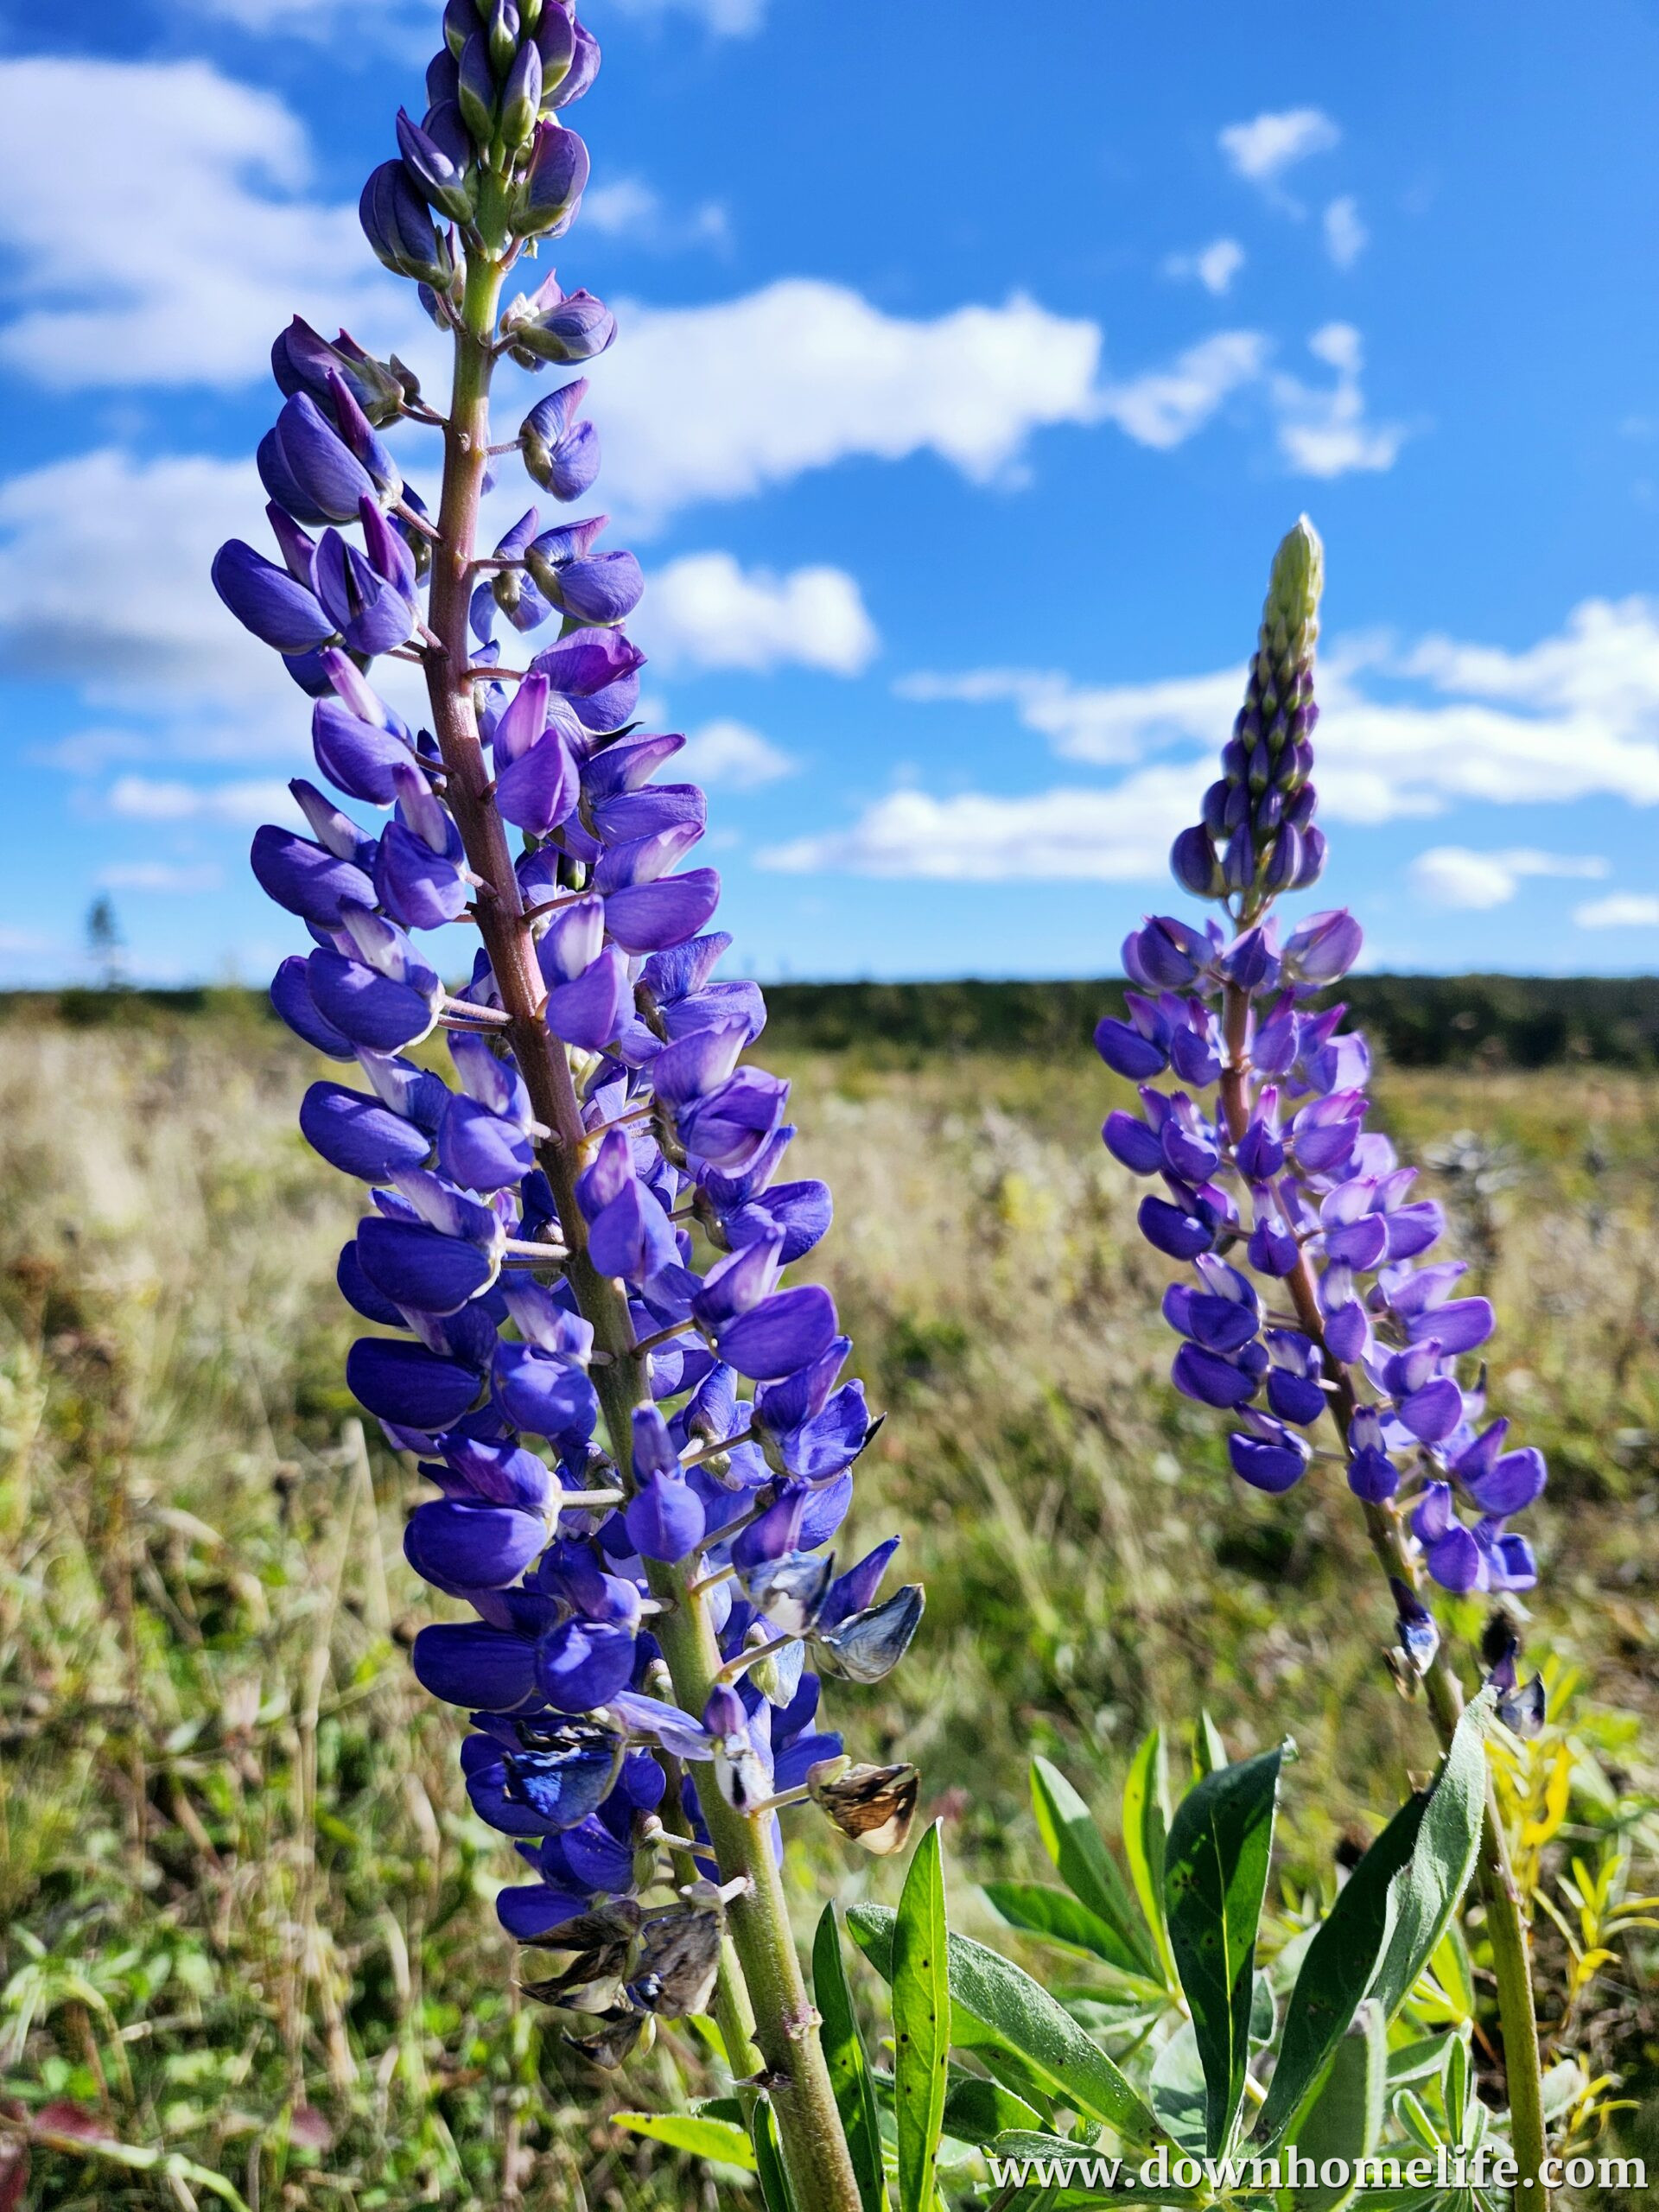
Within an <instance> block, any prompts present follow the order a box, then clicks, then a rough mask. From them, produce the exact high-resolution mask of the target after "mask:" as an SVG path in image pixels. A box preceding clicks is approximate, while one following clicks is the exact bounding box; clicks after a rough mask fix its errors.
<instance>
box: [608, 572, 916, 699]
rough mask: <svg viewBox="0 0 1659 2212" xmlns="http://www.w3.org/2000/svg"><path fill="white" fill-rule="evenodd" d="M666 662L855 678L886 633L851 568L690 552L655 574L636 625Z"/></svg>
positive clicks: (659, 659)
mask: <svg viewBox="0 0 1659 2212" xmlns="http://www.w3.org/2000/svg"><path fill="white" fill-rule="evenodd" d="M633 629H634V632H635V634H636V635H637V636H638V637H639V641H640V643H641V645H644V646H645V647H646V648H647V649H648V650H649V652H650V653H651V656H652V660H653V661H654V662H656V663H657V664H658V665H659V666H661V667H663V668H743V669H753V670H755V671H764V670H767V669H772V668H777V667H779V666H780V665H781V664H784V663H785V662H798V663H799V664H801V665H802V666H803V667H806V668H822V669H827V670H829V671H830V672H831V673H832V674H833V675H836V676H856V675H857V673H858V671H860V670H861V668H863V667H865V666H866V665H867V664H868V662H869V660H870V658H871V657H872V656H873V655H874V652H876V650H877V647H878V645H879V644H880V639H878V638H877V636H876V632H875V626H874V623H873V622H872V621H871V620H870V618H869V616H868V613H866V612H865V608H864V601H863V599H862V597H861V594H860V592H859V588H858V586H857V584H856V583H855V581H854V580H853V578H852V577H851V576H849V575H848V574H847V572H846V570H845V569H830V568H810V569H792V570H791V572H790V574H789V575H782V576H780V575H773V574H772V571H771V570H769V569H747V570H746V569H741V568H740V567H739V565H738V563H737V562H736V561H735V560H734V559H733V557H732V556H731V555H730V554H729V553H688V554H685V555H684V556H682V558H680V559H679V560H677V561H671V562H670V563H669V564H668V566H667V567H666V568H665V569H660V570H658V572H657V574H656V575H653V576H652V580H651V588H650V590H649V592H648V594H646V597H645V602H644V604H643V606H642V607H641V608H640V613H639V620H637V622H636V623H635V624H634V625H633Z"/></svg>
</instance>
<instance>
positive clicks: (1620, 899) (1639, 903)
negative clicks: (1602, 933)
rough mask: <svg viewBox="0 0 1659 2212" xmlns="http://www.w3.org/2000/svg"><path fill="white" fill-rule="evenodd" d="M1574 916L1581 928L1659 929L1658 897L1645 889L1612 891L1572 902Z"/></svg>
mask: <svg viewBox="0 0 1659 2212" xmlns="http://www.w3.org/2000/svg"><path fill="white" fill-rule="evenodd" d="M1573 920H1574V921H1575V922H1576V923H1577V924H1578V925H1579V927H1580V929H1581V930H1651V929H1659V898H1656V897H1654V895H1653V894H1652V893H1650V892H1645V891H1615V892H1612V893H1610V894H1609V895H1608V897H1606V898H1605V899H1591V901H1590V902H1589V904H1588V905H1587V906H1575V907H1574V908H1573Z"/></svg>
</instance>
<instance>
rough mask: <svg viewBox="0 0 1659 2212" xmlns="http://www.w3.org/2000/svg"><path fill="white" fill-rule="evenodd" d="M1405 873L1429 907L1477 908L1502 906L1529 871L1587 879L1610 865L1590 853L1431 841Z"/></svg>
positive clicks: (1599, 875) (1598, 876)
mask: <svg viewBox="0 0 1659 2212" xmlns="http://www.w3.org/2000/svg"><path fill="white" fill-rule="evenodd" d="M1406 873H1407V876H1408V880H1409V881H1410V884H1411V887H1412V889H1413V890H1414V892H1416V893H1418V895H1419V896H1420V897H1421V898H1423V899H1427V900H1428V901H1429V903H1430V904H1431V905H1432V906H1451V907H1456V908H1458V909H1460V910H1462V911H1464V912H1480V911H1484V909H1486V908H1489V907H1492V906H1508V904H1509V903H1510V900H1511V899H1513V898H1514V897H1515V896H1516V893H1517V892H1519V890H1520V888H1521V886H1522V883H1523V882H1525V881H1527V880H1529V878H1532V877H1535V876H1546V877H1548V876H1554V877H1560V878H1562V879H1564V880H1567V881H1569V882H1573V881H1576V882H1580V883H1582V882H1592V883H1593V882H1597V881H1599V880H1600V879H1601V878H1602V877H1603V876H1605V875H1606V874H1609V873H1610V870H1609V867H1608V863H1607V862H1606V861H1605V860H1602V859H1600V858H1599V856H1597V855H1594V854H1588V853H1586V854H1577V855H1575V854H1572V853H1541V852H1538V851H1535V849H1533V848H1532V847H1531V846H1528V845H1520V846H1513V847H1511V848H1510V849H1508V850H1506V851H1503V852H1497V853H1478V852H1473V851H1471V849H1470V848H1469V847H1468V846H1466V845H1435V846H1433V847H1431V849H1429V850H1428V851H1427V852H1426V853H1419V854H1418V855H1417V857H1416V859H1415V860H1414V861H1413V862H1412V863H1411V866H1410V868H1408V870H1407V872H1406Z"/></svg>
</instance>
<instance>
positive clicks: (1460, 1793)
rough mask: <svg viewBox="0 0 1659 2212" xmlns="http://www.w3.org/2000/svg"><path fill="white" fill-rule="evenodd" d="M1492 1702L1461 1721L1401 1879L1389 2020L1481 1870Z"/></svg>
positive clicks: (1387, 1987)
mask: <svg viewBox="0 0 1659 2212" xmlns="http://www.w3.org/2000/svg"><path fill="white" fill-rule="evenodd" d="M1491 1702H1492V1698H1491V1692H1490V1691H1483V1692H1482V1694H1481V1695H1480V1696H1479V1697H1478V1698H1476V1700H1474V1702H1473V1703H1472V1704H1471V1706H1470V1707H1468V1709H1467V1710H1466V1711H1465V1713H1464V1716H1463V1718H1462V1719H1461V1720H1459V1723H1458V1726H1457V1732H1456V1734H1455V1735H1454V1736H1453V1737H1452V1746H1451V1749H1450V1750H1449V1751H1447V1752H1446V1757H1445V1758H1443V1759H1442V1760H1441V1762H1440V1773H1439V1774H1438V1775H1437V1776H1436V1777H1435V1781H1434V1787H1433V1791H1432V1792H1431V1794H1430V1796H1429V1799H1428V1802H1427V1805H1426V1806H1425V1807H1424V1808H1423V1814H1422V1819H1421V1825H1420V1827H1419V1828H1418V1831H1417V1838H1416V1841H1415V1843H1414V1845H1413V1847H1412V1851H1411V1856H1410V1860H1409V1863H1408V1865H1407V1866H1405V1867H1404V1868H1403V1870H1402V1872H1401V1873H1400V1875H1399V1877H1398V1878H1397V1879H1396V1881H1395V1888H1394V1897H1395V1924H1394V1929H1393V1932H1392V1933H1391V1935H1390V1936H1389V1944H1388V1948H1387V1949H1386V1951H1385V1952H1384V1953H1383V1963H1382V1965H1381V1966H1380V1967H1379V1968H1378V1969H1377V1975H1376V1984H1375V1986H1374V1987H1373V1990H1372V1994H1373V1995H1374V1996H1375V1997H1376V2000H1377V2002H1378V2004H1379V2005H1381V2006H1382V2008H1383V2019H1384V2021H1385V2022H1387V2021H1389V2020H1392V2019H1393V2018H1394V2016H1395V2013H1396V2012H1398V2011H1399V2010H1400V2007H1401V2006H1402V2005H1403V2004H1404V2003H1405V2001H1406V1999H1407V1998H1408V1996H1409V1995H1410V1993H1411V1986H1412V1984H1413V1983H1414V1981H1415V1980H1416V1979H1417V1977H1418V1975H1419V1974H1421V1972H1422V1970H1423V1968H1424V1967H1426V1966H1427V1963H1428V1961H1429V1960H1430V1958H1431V1957H1432V1956H1433V1953H1434V1950H1435V1948H1436V1946H1437V1945H1438V1944H1439V1942H1440V1938H1441V1936H1444V1935H1445V1933H1446V1928H1447V1925H1448V1924H1449V1923H1450V1921H1451V1918H1452V1914H1453V1913H1454V1912H1455V1911H1456V1910H1457V1909H1458V1904H1459V1899H1460V1898H1461V1897H1462V1896H1463V1893H1464V1891H1465V1890H1466V1889H1467V1888H1468V1886H1469V1881H1470V1878H1471V1875H1472V1874H1473V1872H1474V1871H1475V1859H1476V1855H1477V1853H1478V1851H1479V1849H1480V1827H1481V1821H1482V1819H1483V1817H1484V1814H1485V1810H1486V1743H1485V1726H1486V1716H1487V1713H1488V1712H1489V1711H1490V1709H1491ZM1398 1817H1399V1815H1395V1818H1396V1819H1397V1818H1398ZM1390 1825H1392V1824H1390ZM1384 1833H1385V1834H1386V1833H1387V1831H1386V1830H1385V1831H1384ZM1368 1855H1369V1854H1368Z"/></svg>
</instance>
